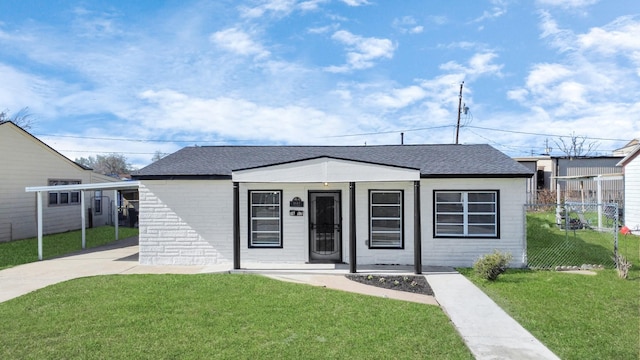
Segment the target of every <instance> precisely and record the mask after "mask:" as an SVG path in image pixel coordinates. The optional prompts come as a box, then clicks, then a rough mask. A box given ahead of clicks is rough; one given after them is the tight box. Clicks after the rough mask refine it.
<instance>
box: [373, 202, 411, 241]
mask: <svg viewBox="0 0 640 360" xmlns="http://www.w3.org/2000/svg"><path fill="white" fill-rule="evenodd" d="M379 193H396V194H398V196H399V199H400V201H399V204H374V203H373V194H379ZM374 206H376V207H399V208H400V209H399V210H400V217H376V218H374V217H373V207H374ZM374 219H375V220H399V222H400V227H399V229H398V230H393V231H384V230H373V220H374ZM374 233H376V234H399V235H400V237H399V238H400V240H399V243H398V244H397V245H376V244H374V242H373V234H374ZM369 248H370V249H404V191H403V190H369Z"/></svg>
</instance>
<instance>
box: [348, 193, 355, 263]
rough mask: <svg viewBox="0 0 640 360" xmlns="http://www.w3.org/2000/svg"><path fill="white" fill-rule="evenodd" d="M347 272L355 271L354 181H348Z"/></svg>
mask: <svg viewBox="0 0 640 360" xmlns="http://www.w3.org/2000/svg"><path fill="white" fill-rule="evenodd" d="M349 272H350V273H352V274H354V273H356V272H357V264H356V183H355V182H350V183H349Z"/></svg>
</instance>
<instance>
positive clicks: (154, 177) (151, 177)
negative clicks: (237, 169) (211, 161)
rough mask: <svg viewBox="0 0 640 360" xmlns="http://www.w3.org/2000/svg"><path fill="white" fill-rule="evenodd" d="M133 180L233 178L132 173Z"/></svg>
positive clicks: (229, 178)
mask: <svg viewBox="0 0 640 360" xmlns="http://www.w3.org/2000/svg"><path fill="white" fill-rule="evenodd" d="M131 179H133V180H231V175H131Z"/></svg>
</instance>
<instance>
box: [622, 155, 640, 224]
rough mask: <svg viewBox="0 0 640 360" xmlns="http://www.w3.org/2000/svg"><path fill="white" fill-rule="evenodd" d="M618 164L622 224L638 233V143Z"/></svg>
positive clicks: (639, 172)
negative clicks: (621, 186) (622, 206)
mask: <svg viewBox="0 0 640 360" xmlns="http://www.w3.org/2000/svg"><path fill="white" fill-rule="evenodd" d="M618 166H622V169H623V173H624V225H625V226H626V227H627V228H629V229H630V230H631V231H632V232H633V233H634V234H640V145H636V147H635V149H634V150H633V151H631V152H630V153H629V154H628V155H627V156H625V158H624V159H622V160H621V161H620V162H619V163H618Z"/></svg>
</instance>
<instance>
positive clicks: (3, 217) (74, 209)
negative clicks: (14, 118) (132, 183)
mask: <svg viewBox="0 0 640 360" xmlns="http://www.w3.org/2000/svg"><path fill="white" fill-rule="evenodd" d="M0 171H1V176H0V242H2V241H11V240H16V239H24V238H28V237H34V236H36V235H37V224H36V199H35V196H34V194H33V193H26V192H25V191H24V189H25V187H26V186H50V185H69V184H90V183H104V182H112V181H118V179H114V178H111V177H108V176H104V175H100V174H97V173H95V172H93V171H91V169H87V168H85V167H83V166H81V165H79V164H77V163H75V162H73V161H71V160H70V159H68V158H66V157H65V156H64V155H62V154H60V153H58V152H57V151H55V150H54V149H52V148H51V147H49V146H48V145H46V144H45V143H43V142H42V141H40V140H38V139H37V138H36V137H34V136H32V135H31V134H29V133H28V132H26V131H25V130H23V129H22V128H20V127H19V126H16V125H15V124H14V123H12V122H11V121H5V122H0ZM109 197H110V195H102V194H101V192H100V191H95V192H94V191H91V192H87V193H85V203H86V204H90V205H89V207H90V208H91V216H90V217H89V216H88V217H87V219H89V218H91V219H92V221H93V224H94V225H95V226H98V225H105V224H107V223H110V222H111V221H112V220H113V219H112V217H113V215H112V213H111V212H110V211H109V210H110V208H109V206H110V200H113V199H110V198H109ZM79 215H80V192H79V191H62V192H48V193H47V196H46V198H45V199H44V212H43V216H44V224H43V225H44V228H43V232H44V233H45V234H50V233H58V232H64V231H69V230H76V229H80V228H81V222H80V216H79ZM87 221H88V220H87Z"/></svg>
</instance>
